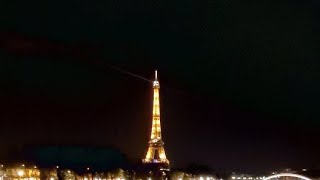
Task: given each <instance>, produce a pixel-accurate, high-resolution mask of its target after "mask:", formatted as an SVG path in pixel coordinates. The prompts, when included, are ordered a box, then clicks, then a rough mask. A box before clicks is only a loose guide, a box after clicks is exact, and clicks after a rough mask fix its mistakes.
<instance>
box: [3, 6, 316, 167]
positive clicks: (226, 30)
mask: <svg viewBox="0 0 320 180" xmlns="http://www.w3.org/2000/svg"><path fill="white" fill-rule="evenodd" d="M318 9H319V2H317V0H313V1H312V0H286V1H285V0H259V1H257V0H242V1H239V0H207V1H206V0H135V1H131V0H90V1H84V0H69V1H65V0H55V1H53V0H48V1H40V0H39V1H34V0H30V1H14V0H10V1H8V0H7V1H1V2H0V38H1V39H0V47H1V49H0V59H1V60H0V83H1V86H0V109H1V113H0V119H1V130H0V138H1V139H0V147H1V150H0V157H1V158H5V157H6V156H7V154H8V153H9V152H10V151H11V150H12V149H14V148H17V147H21V146H24V145H27V144H87V145H99V146H115V147H117V148H120V149H121V151H123V152H124V153H126V154H127V155H128V156H129V157H131V158H142V157H143V156H144V154H145V152H146V148H147V141H148V137H149V133H150V131H149V130H150V126H151V101H152V86H151V84H150V83H148V82H147V81H144V80H142V79H139V78H136V77H134V76H131V75H127V74H124V73H122V72H120V71H118V70H115V69H114V68H111V66H115V67H118V68H121V69H124V70H126V71H129V72H132V73H134V74H138V75H141V76H143V77H144V78H148V79H152V78H153V71H154V69H155V68H157V69H158V70H159V76H160V83H161V108H162V109H161V110H162V125H163V138H164V142H165V148H166V151H167V156H168V158H169V160H170V161H171V163H172V166H174V167H184V166H186V165H187V164H188V163H191V162H198V163H203V164H208V165H210V166H212V167H213V168H215V169H220V170H243V171H256V170H269V169H277V168H287V167H312V166H317V165H319V164H320V155H319V152H320V146H319V138H320V134H319V127H320V122H319V119H320V115H319V110H318V109H319V107H320V103H319V101H320V95H319V92H320V85H319V80H320V69H319V65H320V62H319V59H320V53H319V52H320V51H319V47H320V46H319V43H320V41H319V39H320V38H319V36H320V35H319V30H320V23H319V22H320V15H319V12H318Z"/></svg>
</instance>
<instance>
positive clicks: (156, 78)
mask: <svg viewBox="0 0 320 180" xmlns="http://www.w3.org/2000/svg"><path fill="white" fill-rule="evenodd" d="M154 79H155V80H156V81H157V80H158V71H157V70H155V71H154Z"/></svg>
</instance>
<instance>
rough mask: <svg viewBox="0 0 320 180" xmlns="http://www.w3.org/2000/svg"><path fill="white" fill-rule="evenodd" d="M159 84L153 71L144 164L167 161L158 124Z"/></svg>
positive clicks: (167, 162) (159, 124)
mask: <svg viewBox="0 0 320 180" xmlns="http://www.w3.org/2000/svg"><path fill="white" fill-rule="evenodd" d="M159 90H160V83H159V81H158V74H157V71H155V80H154V81H153V109H152V128H151V136H150V141H149V148H148V151H147V155H146V158H145V159H143V160H142V161H143V162H144V163H166V164H169V160H168V159H167V158H166V154H165V150H164V147H163V145H164V143H163V141H162V137H161V123H160V95H159Z"/></svg>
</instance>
